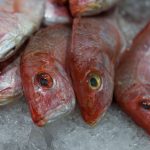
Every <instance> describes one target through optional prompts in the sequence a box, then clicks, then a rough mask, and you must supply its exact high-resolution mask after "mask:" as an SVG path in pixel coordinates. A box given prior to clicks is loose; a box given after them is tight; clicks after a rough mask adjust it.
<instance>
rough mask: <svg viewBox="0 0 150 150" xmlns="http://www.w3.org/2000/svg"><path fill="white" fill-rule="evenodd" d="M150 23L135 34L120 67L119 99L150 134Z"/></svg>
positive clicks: (129, 113) (117, 86)
mask: <svg viewBox="0 0 150 150" xmlns="http://www.w3.org/2000/svg"><path fill="white" fill-rule="evenodd" d="M149 66H150V23H148V25H147V26H146V27H145V28H144V29H143V30H142V31H141V32H140V33H139V34H138V35H137V36H136V37H135V39H134V40H133V44H132V45H131V47H130V49H129V50H126V51H125V52H124V54H123V56H122V58H121V60H120V64H119V66H118V68H117V70H116V81H115V98H116V101H117V102H118V104H119V105H120V107H121V108H122V109H123V110H124V111H125V112H126V113H127V114H128V115H129V116H130V117H131V118H132V119H133V120H134V121H135V122H136V123H137V124H138V125H139V126H141V127H142V128H143V129H145V130H146V131H147V132H148V133H149V134H150V67H149Z"/></svg>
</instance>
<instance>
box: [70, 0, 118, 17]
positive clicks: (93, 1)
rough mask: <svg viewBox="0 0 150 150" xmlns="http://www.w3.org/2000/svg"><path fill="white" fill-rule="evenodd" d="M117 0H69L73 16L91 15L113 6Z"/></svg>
mask: <svg viewBox="0 0 150 150" xmlns="http://www.w3.org/2000/svg"><path fill="white" fill-rule="evenodd" d="M118 1H119V0H69V3H70V10H71V13H72V15H73V16H91V15H96V14H99V13H101V12H103V11H106V10H108V9H110V8H111V7H113V6H114V5H115V4H116V3H117V2H118Z"/></svg>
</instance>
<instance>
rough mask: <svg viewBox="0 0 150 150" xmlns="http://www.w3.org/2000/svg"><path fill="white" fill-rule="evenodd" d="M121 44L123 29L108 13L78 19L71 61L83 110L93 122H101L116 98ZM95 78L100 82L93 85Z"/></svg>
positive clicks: (71, 72)
mask: <svg viewBox="0 0 150 150" xmlns="http://www.w3.org/2000/svg"><path fill="white" fill-rule="evenodd" d="M121 47H122V41H121V36H120V33H119V32H118V29H117V27H116V25H115V24H114V23H113V21H112V20H111V19H109V18H108V17H102V16H101V17H91V18H82V19H79V18H76V19H75V20H74V23H73V34H72V44H71V51H70V54H69V57H68V60H69V61H68V64H69V71H70V74H71V78H72V80H73V87H74V90H75V94H76V97H77V101H78V104H79V107H80V111H81V114H82V116H83V119H84V120H85V122H86V123H87V124H89V125H95V124H96V123H98V121H99V120H100V119H101V118H102V116H103V115H104V113H105V112H106V111H107V109H108V107H109V106H110V104H111V102H112V95H113V88H114V64H115V59H116V58H117V56H118V55H119V51H120V49H121ZM91 75H95V77H94V79H92V78H91ZM94 80H97V84H99V86H98V87H96V88H95V87H92V88H91V85H90V84H95V81H94ZM96 86H97V85H96Z"/></svg>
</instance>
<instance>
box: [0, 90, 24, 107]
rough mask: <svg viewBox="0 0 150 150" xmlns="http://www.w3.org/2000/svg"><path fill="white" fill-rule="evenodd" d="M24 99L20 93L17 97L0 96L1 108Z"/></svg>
mask: <svg viewBox="0 0 150 150" xmlns="http://www.w3.org/2000/svg"><path fill="white" fill-rule="evenodd" d="M22 97H23V93H19V94H17V95H15V96H0V106H3V105H7V104H9V103H12V102H13V101H16V100H18V99H20V98H22Z"/></svg>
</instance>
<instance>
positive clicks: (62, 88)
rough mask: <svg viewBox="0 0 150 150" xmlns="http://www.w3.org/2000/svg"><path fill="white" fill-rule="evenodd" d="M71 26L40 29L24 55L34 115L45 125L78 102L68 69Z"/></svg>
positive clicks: (27, 92) (23, 66)
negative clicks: (67, 60) (67, 57)
mask: <svg viewBox="0 0 150 150" xmlns="http://www.w3.org/2000/svg"><path fill="white" fill-rule="evenodd" d="M70 35H71V30H70V28H69V27H67V26H61V25H60V26H57V25H56V26H53V27H48V28H46V29H41V30H40V31H39V32H38V33H37V34H36V35H35V36H34V37H33V38H32V39H31V41H30V43H29V45H28V46H27V48H26V50H25V53H24V55H23V56H22V59H21V79H22V84H23V89H24V95H25V97H26V99H27V101H28V105H29V109H30V112H31V116H32V119H33V121H34V123H35V124H37V125H38V126H43V125H45V124H46V123H47V122H51V121H53V120H55V119H56V118H58V117H60V116H62V115H64V114H67V113H69V112H70V111H71V110H72V109H73V108H74V105H75V96H74V91H73V89H72V86H71V81H70V80H69V77H68V75H67V74H66V72H65V67H66V52H67V49H68V46H69V44H70Z"/></svg>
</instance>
